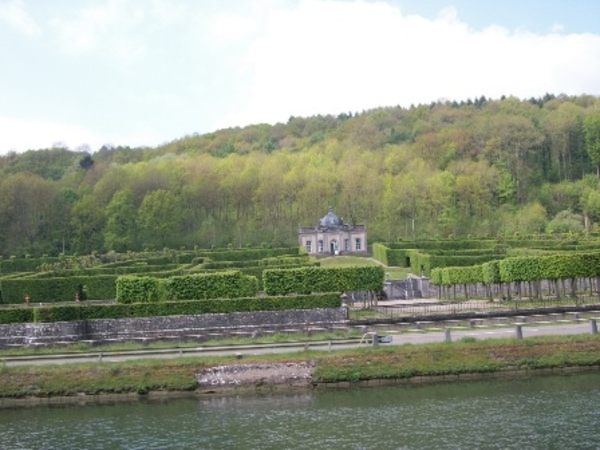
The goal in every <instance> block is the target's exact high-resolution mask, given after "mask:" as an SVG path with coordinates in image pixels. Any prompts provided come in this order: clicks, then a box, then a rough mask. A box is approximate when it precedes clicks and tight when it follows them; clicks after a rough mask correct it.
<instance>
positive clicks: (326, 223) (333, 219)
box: [319, 206, 344, 228]
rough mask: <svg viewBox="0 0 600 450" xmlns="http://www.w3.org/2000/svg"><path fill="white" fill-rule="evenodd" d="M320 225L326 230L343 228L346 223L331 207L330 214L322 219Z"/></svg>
mask: <svg viewBox="0 0 600 450" xmlns="http://www.w3.org/2000/svg"><path fill="white" fill-rule="evenodd" d="M319 225H320V226H321V227H325V228H329V227H342V226H344V221H343V220H342V219H340V218H339V217H338V216H336V215H335V214H334V213H333V208H332V207H331V206H330V207H329V212H328V213H327V214H326V215H325V217H323V218H322V219H321V221H320V222H319Z"/></svg>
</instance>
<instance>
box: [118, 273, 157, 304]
mask: <svg viewBox="0 0 600 450" xmlns="http://www.w3.org/2000/svg"><path fill="white" fill-rule="evenodd" d="M165 298H166V289H165V286H164V280H161V279H158V278H154V277H149V276H145V277H137V276H133V275H128V276H121V277H118V278H117V280H116V300H117V302H118V303H140V302H157V301H161V300H165Z"/></svg>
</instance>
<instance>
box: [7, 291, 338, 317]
mask: <svg viewBox="0 0 600 450" xmlns="http://www.w3.org/2000/svg"><path fill="white" fill-rule="evenodd" d="M339 307H340V298H339V295H338V294H337V293H322V294H313V295H304V296H302V295H298V296H285V297H251V298H236V299H207V300H195V301H175V302H158V303H156V302H155V303H130V304H116V305H85V306H80V305H69V306H51V307H36V308H29V309H28V310H29V311H32V310H33V313H32V314H30V316H31V317H27V316H26V315H24V316H23V318H24V319H30V320H24V321H25V322H27V321H31V319H32V320H33V321H34V322H37V323H47V322H62V321H75V320H92V319H127V318H142V317H159V316H175V315H197V314H217V313H235V312H252V311H286V310H302V309H319V308H339ZM4 317H6V318H7V320H13V321H12V322H9V323H14V320H15V318H16V317H17V315H16V314H13V315H12V316H9V315H6V316H2V315H0V323H3V322H2V319H3V318H4Z"/></svg>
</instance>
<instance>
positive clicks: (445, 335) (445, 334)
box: [444, 328, 452, 342]
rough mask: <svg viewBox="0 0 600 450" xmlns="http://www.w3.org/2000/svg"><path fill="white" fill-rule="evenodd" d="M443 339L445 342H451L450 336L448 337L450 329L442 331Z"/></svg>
mask: <svg viewBox="0 0 600 450" xmlns="http://www.w3.org/2000/svg"><path fill="white" fill-rule="evenodd" d="M444 338H445V340H446V342H450V341H452V336H450V328H446V329H445V330H444Z"/></svg>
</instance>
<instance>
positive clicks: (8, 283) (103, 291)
mask: <svg viewBox="0 0 600 450" xmlns="http://www.w3.org/2000/svg"><path fill="white" fill-rule="evenodd" d="M116 279H117V277H116V276H115V275H97V276H90V277H84V276H75V277H63V278H10V279H7V278H3V279H1V280H0V291H2V301H3V302H4V303H22V302H23V298H24V297H25V295H29V297H30V298H31V302H32V303H36V302H66V301H74V300H75V294H76V293H79V294H80V298H81V300H84V299H87V300H106V299H113V298H115V296H116V287H115V281H116Z"/></svg>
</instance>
